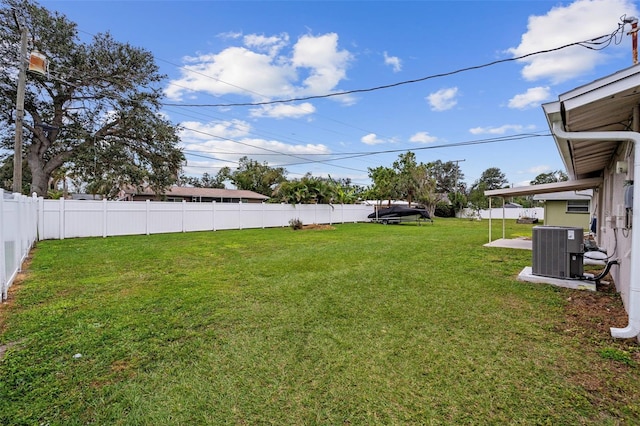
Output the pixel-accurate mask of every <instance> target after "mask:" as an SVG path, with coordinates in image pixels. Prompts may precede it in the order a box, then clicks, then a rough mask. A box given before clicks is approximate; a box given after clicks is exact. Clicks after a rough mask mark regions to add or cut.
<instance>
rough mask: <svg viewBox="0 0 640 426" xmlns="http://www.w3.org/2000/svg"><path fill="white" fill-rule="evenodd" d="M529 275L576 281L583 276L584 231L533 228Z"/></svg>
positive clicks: (570, 228)
mask: <svg viewBox="0 0 640 426" xmlns="http://www.w3.org/2000/svg"><path fill="white" fill-rule="evenodd" d="M532 240H533V241H532V247H533V265H532V268H531V272H532V273H533V275H541V276H545V277H552V278H564V279H567V278H579V277H581V276H582V275H583V273H584V231H583V229H582V228H574V227H567V226H534V227H533V238H532Z"/></svg>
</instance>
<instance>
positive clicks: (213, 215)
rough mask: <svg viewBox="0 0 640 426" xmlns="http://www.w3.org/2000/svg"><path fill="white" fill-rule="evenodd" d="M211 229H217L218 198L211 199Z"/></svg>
mask: <svg viewBox="0 0 640 426" xmlns="http://www.w3.org/2000/svg"><path fill="white" fill-rule="evenodd" d="M211 229H212V230H213V231H215V230H216V200H213V201H211Z"/></svg>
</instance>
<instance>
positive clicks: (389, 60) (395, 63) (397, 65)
mask: <svg viewBox="0 0 640 426" xmlns="http://www.w3.org/2000/svg"><path fill="white" fill-rule="evenodd" d="M384 63H385V65H391V68H393V72H400V71H402V61H401V60H400V58H398V57H397V56H389V55H388V54H387V52H384Z"/></svg>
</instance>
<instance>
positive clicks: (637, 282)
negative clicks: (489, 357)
mask: <svg viewBox="0 0 640 426" xmlns="http://www.w3.org/2000/svg"><path fill="white" fill-rule="evenodd" d="M552 127H553V128H552V132H553V134H554V135H556V136H558V137H559V138H561V139H567V140H582V141H596V140H603V139H606V140H610V141H630V142H632V143H633V148H634V149H633V151H634V154H633V178H634V179H636V178H639V177H640V143H639V142H640V133H638V132H628V131H620V132H565V131H564V130H563V126H562V124H560V123H559V122H554V123H553V126H552ZM632 220H633V222H632V223H635V224H639V223H640V185H634V186H633V216H632ZM638 268H640V232H633V233H632V236H631V271H630V274H629V281H630V283H629V306H628V307H629V325H627V326H626V327H625V328H614V327H612V328H611V336H612V337H615V338H619V339H629V338H632V337H637V336H638V335H639V334H640V275H638V274H639V273H640V270H639V269H638Z"/></svg>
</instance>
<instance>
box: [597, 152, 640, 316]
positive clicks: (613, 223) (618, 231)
mask: <svg viewBox="0 0 640 426" xmlns="http://www.w3.org/2000/svg"><path fill="white" fill-rule="evenodd" d="M633 150H634V147H633V144H632V143H630V142H628V143H626V144H623V145H622V147H621V149H619V150H618V155H617V156H616V157H615V158H613V160H612V161H611V164H609V166H608V167H607V168H606V169H605V171H604V182H603V185H602V188H600V190H598V191H597V193H596V195H595V196H594V201H595V202H596V203H597V205H596V206H595V209H594V211H595V212H596V214H597V217H598V232H597V236H596V240H597V241H598V244H599V245H600V247H604V248H606V250H607V254H608V255H609V256H611V259H617V260H618V262H619V264H620V265H619V266H614V267H612V268H611V276H612V278H613V280H614V282H615V284H616V289H617V290H618V291H619V292H620V296H621V298H622V301H623V302H624V305H625V307H626V308H627V311H628V303H629V287H630V279H629V278H630V274H631V234H632V232H633V230H632V229H631V227H630V226H629V223H628V219H627V218H628V217H629V218H630V217H631V215H632V212H631V211H627V210H626V209H625V206H624V194H625V189H626V187H627V185H626V183H627V182H628V181H631V180H633V179H634V177H633ZM618 161H626V162H627V166H628V167H627V172H626V173H618V172H616V170H615V168H616V163H617V162H618ZM625 325H626V324H616V326H619V327H624V326H625Z"/></svg>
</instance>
